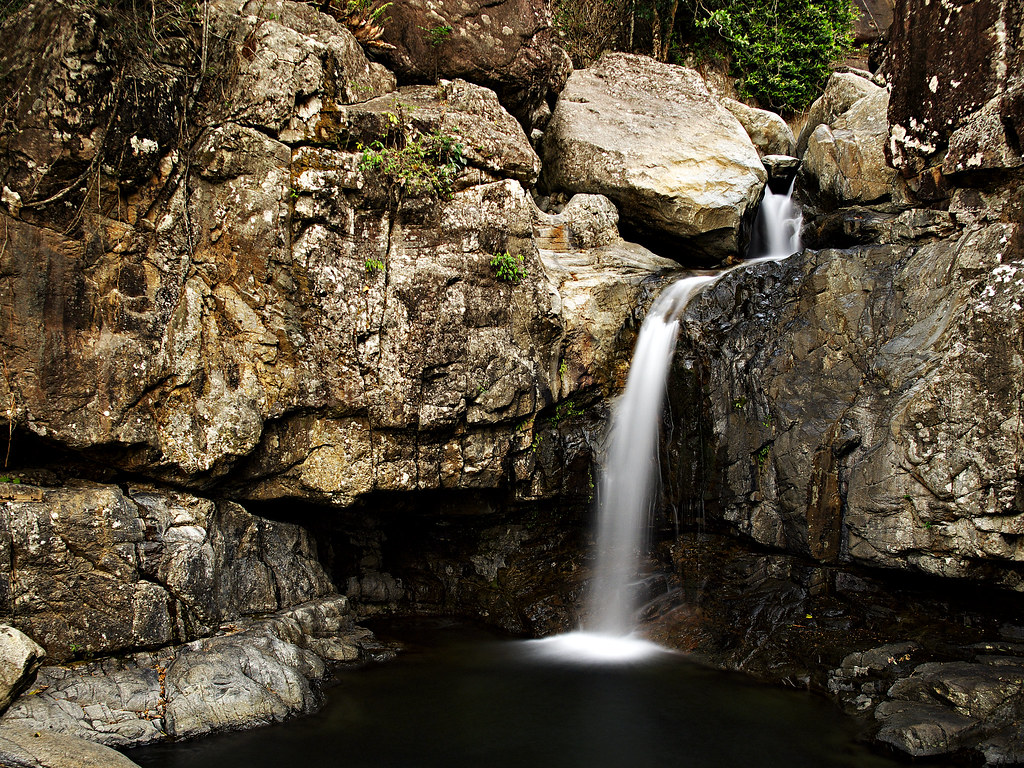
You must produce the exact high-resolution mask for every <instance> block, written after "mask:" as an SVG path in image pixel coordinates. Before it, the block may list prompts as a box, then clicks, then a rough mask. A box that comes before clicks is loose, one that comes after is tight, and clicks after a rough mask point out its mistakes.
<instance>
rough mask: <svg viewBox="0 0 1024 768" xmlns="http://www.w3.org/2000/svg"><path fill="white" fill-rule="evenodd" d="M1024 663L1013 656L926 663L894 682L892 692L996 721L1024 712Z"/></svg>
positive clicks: (1012, 718) (1003, 721)
mask: <svg viewBox="0 0 1024 768" xmlns="http://www.w3.org/2000/svg"><path fill="white" fill-rule="evenodd" d="M1022 688H1024V667H1021V665H1019V664H1017V663H1014V662H1013V660H1012V659H1008V658H1005V657H1004V658H1003V659H1001V663H998V664H979V663H971V662H947V663H930V664H922V665H921V666H919V667H917V668H916V669H915V670H914V673H913V674H912V675H911V676H910V677H907V678H904V679H902V680H900V681H899V682H897V683H896V684H895V685H893V687H892V688H890V689H889V696H890V697H891V698H893V699H903V700H905V701H926V702H927V701H938V702H940V703H942V704H945V705H947V706H951V707H952V708H953V709H955V710H956V711H957V712H959V713H960V714H961V715H964V716H966V717H970V718H973V719H975V720H978V721H985V722H986V723H988V724H992V725H1005V724H1007V723H1011V722H1015V721H1017V720H1018V719H1019V718H1020V716H1021V710H1022V707H1024V703H1022V698H1024V697H1022V696H1021V691H1022Z"/></svg>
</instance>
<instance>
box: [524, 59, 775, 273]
mask: <svg viewBox="0 0 1024 768" xmlns="http://www.w3.org/2000/svg"><path fill="white" fill-rule="evenodd" d="M544 157H545V159H546V162H547V166H546V167H545V171H544V173H545V180H546V183H547V185H548V186H549V187H550V188H552V189H562V190H566V191H569V192H577V193H580V192H582V193H589V194H601V195H605V196H607V197H609V198H611V199H612V200H614V201H615V203H616V204H617V205H618V206H619V209H620V212H621V213H622V216H623V218H625V219H628V220H630V221H631V223H633V224H634V225H639V226H642V227H643V228H645V229H648V230H653V231H655V232H659V233H667V234H670V235H675V236H679V237H683V238H689V239H691V241H692V242H693V244H694V245H695V246H697V247H698V248H699V249H700V250H703V251H705V252H706V253H708V254H710V255H713V256H716V257H724V256H727V255H729V254H734V253H737V252H738V251H739V249H740V246H741V228H742V224H743V221H744V217H745V216H746V214H747V211H748V210H749V209H751V208H752V207H753V206H755V205H756V204H757V202H758V200H759V198H760V195H761V191H762V189H763V187H764V183H765V179H766V175H765V171H764V167H763V166H762V165H761V161H760V159H759V156H758V153H757V150H756V149H755V147H754V145H753V143H751V141H750V138H749V137H748V136H747V133H746V131H745V130H744V129H743V126H742V125H741V124H740V122H739V121H738V120H737V119H736V118H735V117H733V115H732V114H731V113H730V112H729V111H728V110H727V109H726V108H725V107H723V106H722V104H721V103H720V102H719V101H718V99H716V98H715V97H714V96H712V95H711V93H710V92H709V91H708V89H707V87H706V85H705V84H704V81H703V80H702V79H701V77H700V75H698V74H697V73H696V72H694V71H693V70H691V69H686V68H684V67H678V66H674V65H671V64H663V63H661V62H657V61H654V60H653V59H649V58H646V57H644V56H636V55H631V54H621V53H616V54H605V55H604V56H602V57H601V58H600V59H599V60H598V61H597V62H596V63H595V64H594V65H593V66H592V67H590V68H588V69H583V70H577V71H576V72H574V73H573V74H572V76H571V77H570V78H569V82H568V83H567V84H566V87H565V90H563V91H562V94H561V96H560V97H559V100H558V103H557V105H556V106H555V111H554V114H553V115H552V118H551V123H550V124H549V126H548V130H547V133H546V134H545V137H544Z"/></svg>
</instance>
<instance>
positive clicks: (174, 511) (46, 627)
mask: <svg viewBox="0 0 1024 768" xmlns="http://www.w3.org/2000/svg"><path fill="white" fill-rule="evenodd" d="M26 490H35V491H37V493H38V499H37V500H30V499H25V500H21V501H5V502H0V543H2V546H0V552H3V553H4V554H3V555H0V565H2V566H3V568H4V569H6V571H7V573H8V581H7V583H8V584H9V585H10V587H9V591H8V592H7V593H5V594H2V595H0V597H2V599H3V603H2V605H3V610H4V614H5V615H7V616H9V617H10V621H12V622H13V623H14V624H15V625H16V626H17V627H18V628H19V629H21V630H22V631H24V632H26V633H27V634H28V635H29V636H31V637H33V638H35V639H37V640H38V642H40V643H41V644H42V645H43V646H44V647H45V648H46V651H47V654H48V655H49V657H50V659H51V660H52V661H57V662H60V661H65V660H67V659H69V658H72V657H74V656H82V655H85V654H107V653H115V652H124V651H130V650H133V649H136V648H144V647H157V646H160V645H166V644H169V643H174V642H183V641H187V640H191V639H193V638H196V637H200V636H202V635H205V634H208V633H209V632H211V631H213V629H215V628H216V627H217V626H218V625H219V624H220V623H222V622H223V621H228V620H232V619H235V618H238V617H240V616H244V615H253V614H256V613H263V612H269V611H275V610H279V609H282V608H287V607H289V606H291V605H295V604H298V603H302V602H305V601H308V600H310V599H313V598H316V597H320V596H322V595H325V594H327V593H328V592H330V591H331V585H330V580H329V579H328V578H327V576H326V574H325V573H324V571H323V569H322V567H321V566H320V564H319V562H318V561H317V559H316V555H315V548H314V545H313V543H312V540H311V538H310V536H309V534H308V533H307V532H306V531H305V530H304V529H302V528H300V527H298V526H296V525H291V524H287V523H277V522H272V521H268V520H263V519H261V518H257V517H254V516H253V515H250V514H249V513H248V512H246V511H245V510H244V509H242V508H241V507H240V506H238V505H237V504H233V503H230V502H222V503H221V504H219V505H217V504H214V503H213V502H211V501H207V500H205V499H199V498H196V497H193V496H190V495H188V494H185V493H177V492H167V491H159V490H157V489H156V488H153V487H150V486H142V485H137V486H132V487H130V488H129V489H128V491H127V492H125V490H123V489H122V488H120V487H118V486H109V485H100V484H95V483H86V482H80V483H77V484H75V485H71V486H69V487H65V488H57V489H53V488H46V489H41V488H37V489H26ZM26 495H27V494H26ZM15 569H16V573H17V578H16V579H15V578H13V574H14V573H15Z"/></svg>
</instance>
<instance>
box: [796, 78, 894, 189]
mask: <svg viewBox="0 0 1024 768" xmlns="http://www.w3.org/2000/svg"><path fill="white" fill-rule="evenodd" d="M888 105H889V94H888V92H887V91H885V90H884V89H878V90H877V92H875V93H871V94H869V95H867V96H864V97H862V98H860V99H858V100H857V101H856V102H855V103H854V104H853V106H851V107H850V108H849V109H848V110H846V111H845V112H843V114H842V115H840V116H839V117H837V118H836V119H835V120H834V121H833V122H832V123H831V124H825V123H822V124H821V125H819V126H818V127H817V128H815V129H814V131H813V132H812V133H811V135H810V137H809V139H808V141H807V150H806V152H805V153H804V156H803V160H804V162H803V166H802V168H803V171H804V173H805V174H806V175H808V176H810V177H812V178H813V179H814V180H815V182H816V184H817V187H818V190H819V191H820V192H821V193H822V194H823V195H825V196H827V197H828V198H830V199H831V200H834V201H837V202H838V203H839V204H841V205H844V204H851V203H870V202H873V201H875V200H879V199H880V198H888V199H893V198H897V199H902V198H903V197H904V195H903V194H902V185H901V183H900V179H899V175H898V174H897V173H896V171H894V170H893V169H892V168H890V167H889V166H888V165H887V164H886V159H885V139H886V136H887V135H888V129H889V126H888V123H887V122H886V111H887V109H888Z"/></svg>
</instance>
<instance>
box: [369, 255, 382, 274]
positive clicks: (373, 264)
mask: <svg viewBox="0 0 1024 768" xmlns="http://www.w3.org/2000/svg"><path fill="white" fill-rule="evenodd" d="M383 271H384V262H383V261H381V260H380V259H367V260H366V274H368V275H375V274H377V273H378V272H383Z"/></svg>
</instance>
